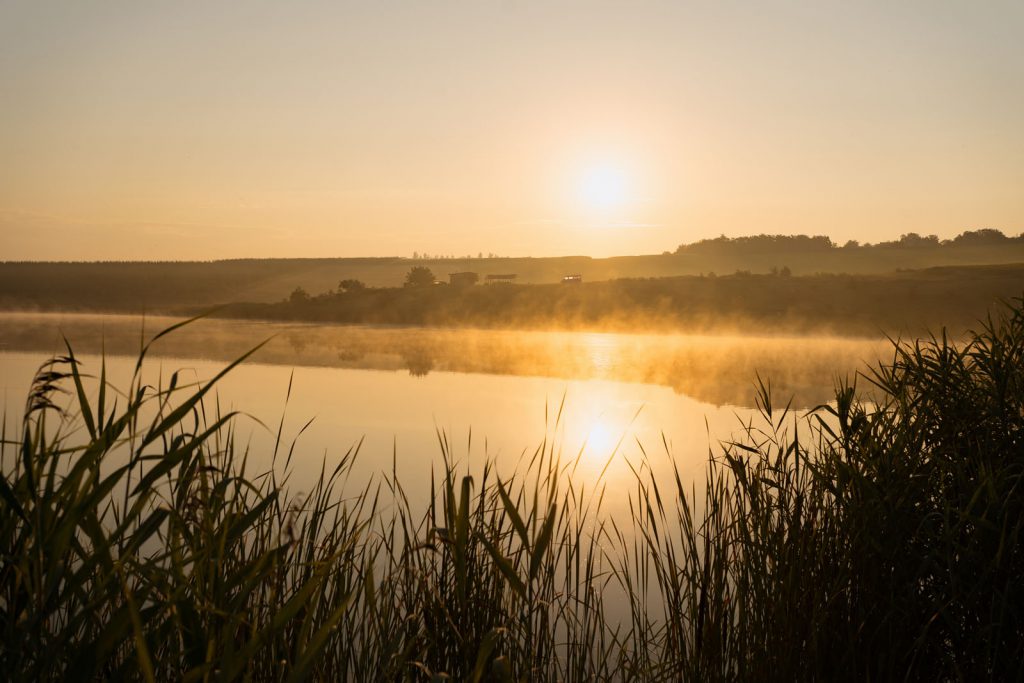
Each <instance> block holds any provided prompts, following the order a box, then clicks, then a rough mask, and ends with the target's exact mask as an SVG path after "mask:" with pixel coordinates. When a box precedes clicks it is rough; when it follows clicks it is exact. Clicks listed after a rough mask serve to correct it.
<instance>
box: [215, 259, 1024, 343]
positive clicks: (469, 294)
mask: <svg viewBox="0 0 1024 683" xmlns="http://www.w3.org/2000/svg"><path fill="white" fill-rule="evenodd" d="M1021 282H1024V265H1014V266H985V267H970V268H934V269H929V270H924V271H908V272H902V273H894V274H891V275H806V276H792V275H787V274H786V273H785V271H782V270H778V271H777V272H775V273H769V274H760V275H757V274H751V273H746V272H740V273H734V274H731V275H725V276H715V275H713V274H708V275H703V276H686V277H675V278H656V279H638V280H613V281H608V282H592V283H588V282H584V283H582V284H569V285H563V284H553V285H514V284H507V283H499V284H492V285H476V286H466V287H459V286H454V285H442V284H439V285H427V286H413V287H383V288H366V287H364V288H348V289H341V288H338V289H331V290H329V291H327V292H322V293H319V294H316V295H311V294H309V293H308V292H306V291H305V290H303V289H299V290H295V291H293V292H292V293H291V295H290V296H289V297H288V298H286V299H283V300H281V301H278V302H276V303H270V304H258V303H248V304H233V305H230V306H226V307H225V308H223V309H221V310H220V311H218V313H217V315H219V316H223V317H237V318H255V319H263V320H301V321H310V322H329V323H362V324H376V325H428V326H438V327H493V328H506V329H569V330H573V329H590V330H595V329H596V330H611V331H625V332H638V331H666V332H719V333H727V334H732V333H741V334H742V333H746V334H777V333H787V334H803V333H813V334H828V335H853V336H867V337H878V336H880V335H881V334H883V333H885V334H890V335H899V334H922V333H926V332H927V331H928V330H929V329H938V328H939V327H940V326H941V325H946V326H948V327H949V328H950V329H951V330H956V331H957V333H959V332H962V331H963V330H965V329H966V328H967V327H969V326H970V325H971V323H973V322H974V320H975V318H976V317H977V313H978V311H984V310H986V309H987V308H988V307H989V306H992V305H993V304H995V303H996V302H998V301H999V300H1000V299H1002V298H1009V297H1012V296H1015V295H1017V294H1019V292H1020V286H1021Z"/></svg>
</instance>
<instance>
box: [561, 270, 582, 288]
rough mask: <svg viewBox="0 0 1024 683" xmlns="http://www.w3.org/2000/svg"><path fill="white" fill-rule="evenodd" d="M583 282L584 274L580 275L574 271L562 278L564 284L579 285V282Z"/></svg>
mask: <svg viewBox="0 0 1024 683" xmlns="http://www.w3.org/2000/svg"><path fill="white" fill-rule="evenodd" d="M582 282H583V276H582V275H580V274H579V273H574V274H572V275H566V276H565V277H563V278H562V284H563V285H578V284H582Z"/></svg>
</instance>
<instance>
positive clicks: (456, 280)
mask: <svg viewBox="0 0 1024 683" xmlns="http://www.w3.org/2000/svg"><path fill="white" fill-rule="evenodd" d="M479 280H480V276H479V275H478V274H476V273H469V272H466V273H448V284H451V285H454V286H456V287H472V286H473V285H475V284H476V283H477V282H478V281H479Z"/></svg>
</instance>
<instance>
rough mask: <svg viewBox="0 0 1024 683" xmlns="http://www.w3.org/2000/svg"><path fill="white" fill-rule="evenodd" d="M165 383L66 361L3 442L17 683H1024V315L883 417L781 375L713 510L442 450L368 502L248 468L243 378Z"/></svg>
mask: <svg viewBox="0 0 1024 683" xmlns="http://www.w3.org/2000/svg"><path fill="white" fill-rule="evenodd" d="M142 355H143V356H144V355H145V352H143V354H142ZM142 367H143V357H140V359H139V365H138V368H139V370H138V372H137V373H136V376H135V378H134V379H133V381H132V383H131V386H130V387H128V388H127V389H126V390H125V391H124V392H123V393H120V394H118V393H114V392H113V391H112V390H111V389H110V388H109V387H107V383H106V381H105V377H104V373H103V371H102V368H98V369H97V368H90V369H89V370H91V371H93V372H96V373H97V374H98V377H97V378H96V381H95V382H93V381H91V380H89V379H88V378H85V377H83V374H82V373H83V368H81V367H80V365H79V364H78V362H77V361H76V360H75V358H74V356H73V354H72V352H71V350H70V349H69V350H68V354H67V355H66V356H64V357H62V358H58V359H55V361H54V363H52V364H48V365H47V366H44V368H42V369H41V371H40V373H39V375H38V377H37V379H36V382H35V384H34V386H33V389H32V391H31V394H30V396H29V397H28V399H27V401H26V405H25V409H24V416H23V418H22V420H21V422H20V424H19V426H18V427H17V432H16V433H6V432H5V433H4V434H3V454H2V462H3V477H2V479H0V481H2V483H0V511H2V514H0V638H2V641H0V642H2V646H0V647H2V650H0V668H2V670H3V671H5V672H6V673H7V674H8V675H9V676H10V677H11V678H14V679H28V680H32V679H58V678H72V679H82V680H92V679H100V678H102V679H113V678H133V679H143V680H176V679H182V680H197V681H198V680H236V679H240V678H251V679H257V680H271V679H272V680H281V679H287V680H303V679H307V678H310V677H312V678H319V679H340V680H345V679H347V680H360V681H362V680H444V679H446V677H450V678H451V679H454V680H499V681H500V680H541V681H543V680H595V679H621V680H664V681H673V680H679V679H680V678H686V679H691V680H735V679H741V680H794V679H801V680H821V679H825V680H832V679H844V680H865V679H883V680H889V679H896V678H899V679H913V680H919V679H923V680H936V679H963V680H1014V679H1020V678H1021V676H1024V596H1022V594H1021V591H1022V588H1021V587H1020V585H1019V580H1020V577H1021V576H1024V547H1022V544H1021V540H1022V539H1021V533H1022V527H1024V493H1022V490H1021V487H1022V477H1024V303H1022V302H1021V301H1018V302H1017V303H1016V304H1015V306H1014V307H1012V308H1009V309H1006V310H1002V311H1000V314H999V316H998V317H997V318H996V319H994V320H993V321H991V322H990V323H989V324H988V325H986V326H984V327H983V328H981V329H980V331H979V332H978V333H977V334H975V335H974V336H973V338H972V339H971V340H970V342H969V343H967V344H964V345H961V344H958V345H956V346H953V345H951V344H949V343H947V342H946V340H945V339H944V338H938V339H930V340H923V341H920V342H916V343H913V344H909V345H901V346H897V347H895V348H894V350H893V356H892V362H891V363H888V364H886V365H884V366H881V367H879V368H876V369H875V370H873V371H871V372H869V373H868V374H867V375H865V376H864V377H861V378H860V380H859V381H860V382H861V383H862V384H863V383H865V382H870V383H872V384H873V385H874V391H873V393H872V397H873V399H874V402H872V403H868V402H865V401H863V400H861V399H860V398H859V395H858V392H857V387H856V385H855V384H854V383H851V384H849V385H845V384H844V385H840V386H839V387H837V389H836V394H835V401H834V403H833V404H831V405H830V406H829V407H823V408H821V409H820V410H819V411H818V412H817V413H816V414H814V415H811V416H809V417H807V418H801V417H798V416H796V415H794V414H792V413H789V412H788V411H785V410H782V411H779V410H777V409H776V408H774V407H773V406H772V398H771V392H770V391H769V389H768V388H767V387H765V388H764V389H763V391H762V395H761V406H762V409H763V410H762V420H761V422H760V423H757V424H751V425H749V427H748V429H747V434H746V438H745V439H743V440H742V442H738V443H730V444H724V445H722V446H720V447H716V448H714V449H713V454H712V457H711V459H710V460H709V464H708V470H707V486H706V493H704V494H703V496H702V497H701V498H700V499H699V500H696V499H695V496H694V494H693V493H691V486H690V484H689V483H688V482H686V481H684V480H683V479H682V478H681V477H679V476H677V477H676V479H675V481H674V482H672V483H671V484H669V485H666V483H665V482H664V481H657V480H654V479H652V478H651V476H650V474H649V472H650V468H649V467H648V466H647V465H646V463H645V460H644V459H640V460H639V461H637V462H635V463H633V465H634V468H635V473H636V474H635V479H634V481H633V482H632V485H631V486H630V487H629V491H628V495H629V496H630V500H631V509H632V516H631V518H629V519H614V518H607V517H605V516H604V515H603V514H602V500H603V496H604V493H603V491H602V490H600V489H599V490H597V491H586V490H582V489H581V486H580V485H579V484H578V483H576V482H575V481H574V479H573V476H572V472H573V467H574V460H573V459H572V458H563V457H561V455H560V454H559V452H558V449H557V447H556V446H554V445H552V444H550V443H544V444H541V445H540V446H539V447H538V448H537V450H536V452H535V453H534V454H532V457H530V458H527V459H526V461H525V462H523V463H522V465H521V466H520V468H519V470H518V471H517V472H516V473H515V474H513V475H507V476H505V477H503V478H499V477H497V476H496V475H495V473H494V471H493V470H492V469H486V470H485V471H484V473H483V475H482V476H478V477H477V478H476V479H470V478H467V477H462V476H461V475H460V474H459V471H458V467H457V466H456V465H455V464H453V456H452V450H451V448H450V447H449V444H448V443H447V442H446V440H445V439H444V437H443V435H442V436H441V439H440V447H441V448H442V450H443V451H444V453H445V456H446V458H445V461H446V462H447V463H449V466H448V467H446V469H445V471H443V472H437V473H435V475H434V479H433V481H432V492H433V493H432V502H431V503H430V504H429V505H428V506H427V507H426V508H425V509H412V507H411V506H410V505H409V504H408V503H407V501H406V498H405V495H404V493H403V489H402V485H401V477H400V476H399V475H397V474H396V473H394V472H392V473H387V474H384V475H382V477H381V479H380V481H379V482H378V483H374V484H370V485H368V486H367V487H366V488H363V489H361V490H359V491H357V492H355V491H353V490H352V489H351V487H350V486H346V485H345V484H344V480H345V474H346V472H347V469H348V467H349V466H350V465H351V462H352V458H354V457H356V455H357V454H356V453H355V452H354V451H353V452H350V453H349V454H347V455H346V456H345V457H344V458H342V459H341V460H340V463H339V465H338V466H337V467H336V468H334V469H332V470H330V471H327V470H325V471H323V472H322V474H321V477H320V480H319V484H318V485H317V486H316V487H315V488H314V489H313V490H312V491H310V492H309V493H308V494H306V495H303V496H298V495H296V494H292V493H289V487H288V485H287V479H286V474H283V473H286V472H287V471H288V468H289V465H290V461H291V452H290V450H289V448H288V447H287V446H284V445H282V446H281V447H280V449H279V451H278V452H277V453H275V461H276V466H275V467H274V468H272V469H271V470H269V471H267V472H253V471H249V469H248V468H247V467H246V458H247V453H246V450H245V447H244V445H243V444H241V443H239V442H238V441H236V440H235V437H234V431H233V429H234V428H233V423H234V417H235V416H233V415H231V414H223V413H221V411H220V410H219V409H218V406H217V405H216V402H215V401H213V400H212V398H211V397H212V393H211V392H212V390H213V389H214V388H215V387H216V382H217V379H219V377H218V378H215V379H214V380H213V381H211V382H210V383H208V384H204V385H202V386H185V385H183V384H181V383H180V382H179V378H178V376H177V375H174V376H172V377H170V378H166V379H165V381H163V382H161V383H159V384H157V385H150V384H147V383H146V381H145V380H144V378H143V374H142ZM230 369H231V367H230V366H229V367H228V368H227V369H226V370H225V372H228V371H230ZM62 389H63V390H66V391H67V392H68V394H67V397H68V400H70V407H68V408H63V407H62V404H63V401H62V400H61V399H60V398H59V397H60V394H59V393H58V392H59V391H60V390H62ZM5 425H6V421H5ZM652 457H653V456H652ZM614 494H615V495H617V496H623V495H626V494H627V492H626V491H624V490H623V489H622V488H621V487H618V488H617V489H616V491H615V492H614ZM609 495H611V494H609ZM614 594H622V595H624V601H625V602H624V604H625V606H626V607H625V610H624V611H623V612H622V613H621V614H620V613H617V612H616V610H615V609H613V608H612V606H611V605H610V601H611V597H610V596H612V595H614ZM620 616H621V617H622V618H620Z"/></svg>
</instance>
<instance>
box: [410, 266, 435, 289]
mask: <svg viewBox="0 0 1024 683" xmlns="http://www.w3.org/2000/svg"><path fill="white" fill-rule="evenodd" d="M432 284H434V273H433V271H431V270H430V268H427V267H426V266H414V267H413V268H412V269H411V270H410V271H409V272H408V273H406V275H405V286H406V287H429V286H430V285H432Z"/></svg>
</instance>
